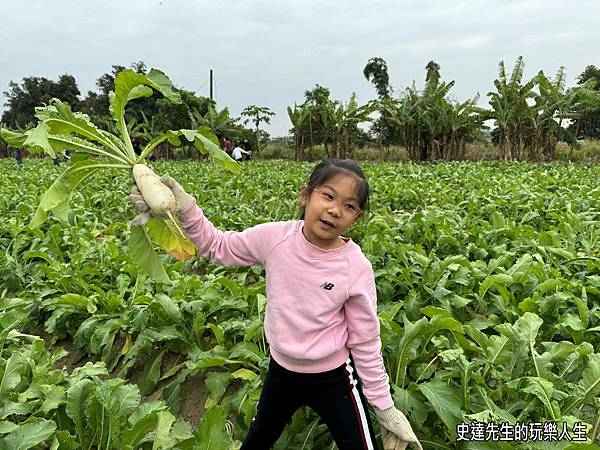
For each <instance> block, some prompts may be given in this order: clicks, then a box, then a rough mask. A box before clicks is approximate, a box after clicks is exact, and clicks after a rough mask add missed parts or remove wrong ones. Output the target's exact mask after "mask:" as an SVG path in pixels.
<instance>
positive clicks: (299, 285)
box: [180, 205, 393, 409]
mask: <svg viewBox="0 0 600 450" xmlns="http://www.w3.org/2000/svg"><path fill="white" fill-rule="evenodd" d="M180 219H181V225H182V227H183V229H184V230H185V232H186V233H187V234H188V236H189V237H190V239H191V240H192V241H193V242H194V244H196V247H198V250H199V252H200V254H202V256H204V257H205V258H208V259H210V260H211V261H214V262H216V263H219V264H221V265H224V266H250V265H263V266H264V267H265V271H266V285H267V306H266V311H265V324H264V326H265V335H266V337H267V340H268V342H269V345H270V351H271V356H272V357H273V358H274V359H275V361H277V363H279V364H280V365H281V366H283V367H285V368H286V369H288V370H292V371H295V372H303V373H315V372H324V371H327V370H332V369H335V368H336V367H339V366H340V365H342V364H343V363H344V362H345V361H346V360H347V359H348V356H349V353H350V352H351V353H352V357H353V359H354V363H355V366H356V371H357V372H358V375H359V377H360V378H361V381H362V384H363V393H364V395H365V397H366V398H367V400H368V401H369V403H370V404H371V405H373V406H375V407H376V408H378V409H387V408H389V407H390V406H392V405H393V401H392V397H391V394H390V388H389V383H388V376H387V373H386V371H385V367H384V365H383V358H382V357H381V341H380V339H379V320H378V318H377V292H376V289H375V278H374V275H373V269H372V268H371V264H370V263H369V261H368V260H367V259H366V258H365V256H364V255H363V253H362V251H361V249H360V247H359V246H358V245H356V244H355V243H354V242H352V240H351V239H348V240H347V242H346V244H345V245H343V246H342V247H339V248H336V249H333V250H323V249H320V248H319V247H317V246H315V245H313V244H311V243H310V242H308V241H307V240H306V238H305V237H304V234H303V233H302V227H303V225H304V222H303V221H301V220H300V221H289V222H270V223H265V224H261V225H257V226H255V227H252V228H248V229H247V230H244V231H242V232H233V231H226V232H221V231H219V230H217V229H216V228H215V227H214V226H213V224H212V223H211V222H210V221H209V220H208V219H207V218H206V217H205V216H204V213H203V212H202V210H201V209H200V208H199V207H198V206H196V205H194V206H193V207H191V208H190V209H188V210H187V211H185V212H183V213H182V214H181V215H180Z"/></svg>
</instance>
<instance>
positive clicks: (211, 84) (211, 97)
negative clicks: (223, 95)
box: [210, 69, 213, 101]
mask: <svg viewBox="0 0 600 450" xmlns="http://www.w3.org/2000/svg"><path fill="white" fill-rule="evenodd" d="M212 99H213V71H212V69H210V100H211V101H212Z"/></svg>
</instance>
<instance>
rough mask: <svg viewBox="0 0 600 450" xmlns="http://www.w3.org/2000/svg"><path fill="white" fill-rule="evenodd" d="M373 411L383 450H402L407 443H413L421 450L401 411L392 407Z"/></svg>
mask: <svg viewBox="0 0 600 450" xmlns="http://www.w3.org/2000/svg"><path fill="white" fill-rule="evenodd" d="M374 410H375V415H376V416H377V419H378V420H379V424H380V425H381V439H382V441H383V448H384V449H385V450H404V449H405V448H406V446H407V445H408V444H409V443H413V444H414V446H415V448H417V449H418V450H423V447H422V446H421V443H420V442H419V439H418V438H417V435H416V434H415V432H414V431H413V429H412V427H411V426H410V423H409V422H408V419H407V418H406V416H405V415H404V414H403V413H402V411H400V410H398V409H396V408H395V407H394V406H392V407H390V408H388V409H384V410H383V411H382V410H379V409H377V408H374Z"/></svg>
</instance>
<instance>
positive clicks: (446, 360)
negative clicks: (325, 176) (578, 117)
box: [0, 159, 600, 449]
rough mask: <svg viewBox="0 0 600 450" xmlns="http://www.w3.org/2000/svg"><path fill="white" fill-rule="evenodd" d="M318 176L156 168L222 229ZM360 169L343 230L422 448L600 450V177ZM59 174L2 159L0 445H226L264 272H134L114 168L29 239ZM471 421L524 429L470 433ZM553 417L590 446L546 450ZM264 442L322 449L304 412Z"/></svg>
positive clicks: (570, 171)
mask: <svg viewBox="0 0 600 450" xmlns="http://www.w3.org/2000/svg"><path fill="white" fill-rule="evenodd" d="M312 167H313V164H298V163H293V162H274V161H269V162H266V161H265V162H262V161H256V162H248V163H245V164H243V167H242V172H241V173H240V175H237V176H236V175H231V174H229V173H228V172H225V171H224V170H223V169H220V168H216V167H215V166H212V165H209V164H205V163H201V162H183V161H178V162H163V161H159V162H157V163H155V164H154V165H153V168H154V169H155V171H156V172H157V173H168V174H169V175H171V176H173V177H175V178H176V179H177V180H178V181H180V182H181V183H182V185H183V186H184V187H185V188H186V190H188V192H190V193H191V194H193V195H194V196H195V197H196V198H197V200H198V203H199V204H200V205H201V206H202V207H203V208H204V211H205V213H206V215H207V217H208V218H209V219H210V220H211V221H212V222H213V223H214V224H215V225H216V226H217V227H219V228H220V229H227V230H242V229H244V228H247V227H249V226H253V225H255V224H258V223H262V222H265V221H273V220H289V219H294V218H297V217H298V215H299V209H298V208H299V202H298V192H299V189H300V187H301V185H302V183H303V182H304V180H306V179H307V176H308V175H309V173H310V170H311V169H312ZM363 167H364V168H365V172H366V175H367V177H368V179H369V181H370V184H371V188H372V196H371V202H372V210H371V212H370V214H369V215H368V217H366V218H365V219H364V220H362V221H361V222H359V223H358V224H357V225H356V226H355V227H354V228H353V229H352V230H351V232H350V233H349V235H350V236H351V237H352V238H353V239H354V240H355V241H357V242H358V243H359V244H360V245H361V247H362V249H363V251H364V252H365V254H366V255H367V257H368V258H369V259H370V260H371V262H372V264H373V267H374V270H375V274H376V279H377V287H378V298H379V310H380V313H379V316H380V322H381V330H382V331H381V333H382V341H383V344H384V351H383V353H384V360H385V362H386V368H387V369H388V373H389V376H390V381H391V383H392V385H393V394H394V399H395V402H396V406H397V407H399V408H400V409H401V410H403V411H405V413H406V414H407V416H409V418H410V420H411V423H412V425H413V428H414V429H415V431H416V433H417V435H418V436H419V438H420V439H421V442H422V443H423V444H424V447H425V448H427V449H443V448H461V449H510V448H523V449H525V448H531V449H545V448H548V449H562V448H569V447H570V448H586V449H587V448H600V447H598V446H597V445H593V444H592V442H595V443H596V444H600V441H599V440H600V399H599V396H600V305H599V301H600V242H599V239H600V187H598V178H599V175H600V169H599V168H598V167H597V166H593V165H571V164H547V165H542V164H537V165H532V164H524V163H500V162H481V163H472V162H469V163H466V162H452V163H429V164H423V165H415V164H408V163H402V164H390V163H382V164H364V165H363ZM63 168H64V167H58V168H57V167H54V166H52V165H51V161H49V160H47V159H45V160H43V159H42V160H27V161H26V163H25V165H24V167H22V168H20V169H18V168H17V167H16V166H15V163H14V161H9V160H0V179H1V180H2V184H1V187H0V192H1V196H0V258H1V261H2V262H1V264H0V294H1V297H0V350H1V352H2V353H1V354H0V449H4V448H7V449H9V448H15V447H14V446H13V445H14V443H15V442H21V441H22V440H23V439H24V437H27V439H29V442H30V444H31V445H30V446H29V447H23V448H39V449H41V448H50V446H52V448H56V449H66V448H115V449H117V448H139V447H142V448H180V449H186V448H210V449H219V448H229V447H231V448H236V446H237V445H239V441H240V440H242V439H243V437H244V435H245V432H246V430H247V426H248V424H249V421H250V420H251V418H252V417H253V415H254V410H255V406H256V402H257V400H258V396H259V394H260V389H261V383H262V379H263V376H264V374H265V372H266V367H267V362H268V347H267V345H266V343H265V341H264V337H263V334H262V326H261V320H262V314H263V311H264V305H265V301H266V299H265V297H264V292H265V290H264V287H265V286H264V277H263V270H262V268H259V267H253V268H222V267H219V266H216V265H214V264H212V263H209V262H207V261H204V260H203V259H201V258H197V257H195V258H192V259H191V260H188V261H186V262H180V261H177V260H175V259H174V258H172V257H170V256H166V255H164V256H162V258H164V262H165V267H166V268H167V272H168V273H169V276H170V278H171V279H172V283H171V284H170V285H168V284H158V283H155V282H154V281H152V280H151V279H149V278H147V277H145V276H143V275H139V274H138V273H137V269H136V268H135V266H134V265H133V264H132V262H131V260H130V259H129V257H128V255H127V241H128V236H129V225H128V222H129V220H131V218H133V216H134V209H133V206H132V205H131V204H130V203H129V202H128V201H127V194H128V192H129V189H130V187H131V185H132V180H131V179H130V178H128V177H127V176H126V175H125V174H121V173H118V172H116V171H115V172H114V173H111V172H109V171H107V172H105V173H103V174H102V175H101V176H99V177H98V178H97V181H98V182H97V183H94V186H99V185H101V186H105V188H103V189H97V188H92V187H85V188H84V189H82V190H80V191H78V192H77V193H76V194H75V196H74V198H73V200H72V202H71V205H70V206H71V211H70V212H69V213H68V214H67V215H66V220H64V221H59V220H57V219H56V218H51V219H50V220H49V221H48V222H47V223H45V224H44V225H43V226H42V227H41V228H40V229H39V230H35V231H34V230H29V229H28V228H27V224H28V223H29V221H30V219H31V217H32V215H33V213H34V212H35V209H36V207H37V204H38V202H39V198H40V195H41V194H42V193H43V192H44V191H45V190H46V189H47V188H48V187H49V186H50V184H51V183H52V181H54V179H55V178H56V177H57V176H58V174H59V173H60V172H61V170H62V169H63ZM35 336H39V337H40V338H41V340H40V339H38V338H36V337H35ZM62 348H65V349H67V351H63V350H62ZM119 377H120V378H122V379H124V380H126V381H125V382H123V381H119ZM468 422H480V423H488V426H489V424H490V423H496V424H498V425H500V424H501V423H503V422H506V423H511V424H523V423H526V424H529V425H527V426H526V428H527V430H528V431H527V433H528V434H527V435H523V434H520V435H519V436H520V437H521V438H523V439H521V440H522V441H523V442H519V443H515V442H499V441H496V442H493V441H492V439H491V438H490V435H489V433H490V432H491V431H490V430H489V429H488V430H486V431H485V432H484V434H483V436H485V437H487V438H489V440H487V441H486V440H483V439H482V440H481V441H480V442H467V441H465V440H464V439H465V438H466V437H468V436H464V435H462V434H461V431H460V430H461V429H462V430H464V427H463V428H461V426H460V424H461V423H468ZM563 422H564V423H566V425H565V428H566V429H567V430H568V431H569V435H570V437H571V438H577V437H582V436H585V437H586V438H587V441H586V442H580V443H574V442H570V441H569V440H566V439H563V440H560V441H556V442H554V441H552V437H553V436H554V432H553V429H552V427H551V426H550V424H552V423H556V424H557V425H558V430H557V431H558V435H560V434H561V432H562V431H565V430H564V429H563V425H562V424H563ZM536 423H538V424H540V430H539V432H538V431H536V430H537V428H536V425H535V424H536ZM532 424H533V425H532ZM516 430H517V428H516V426H515V427H514V431H515V432H516ZM521 432H522V433H523V432H524V431H523V430H521ZM486 433H488V434H487V435H486ZM534 434H535V435H534ZM469 436H470V437H471V438H473V437H474V436H475V435H474V434H470V435H469ZM534 437H536V438H535V439H534ZM537 437H540V439H537ZM542 437H545V438H548V439H546V440H545V441H544V442H542V439H541V438H542ZM517 440H518V439H517ZM128 445H129V446H130V447H127V446H128ZM276 448H288V449H301V448H304V449H327V448H334V447H333V445H332V442H331V439H330V437H329V434H328V432H327V430H326V429H325V427H324V426H323V425H321V424H320V423H319V422H318V420H317V419H316V416H314V415H313V414H312V413H310V412H309V411H300V412H299V413H297V414H296V415H295V416H294V420H293V422H292V424H290V425H288V427H287V428H286V431H285V432H284V435H283V436H282V437H281V439H280V440H279V441H278V444H277V447H276Z"/></svg>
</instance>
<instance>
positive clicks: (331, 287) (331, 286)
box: [321, 282, 334, 291]
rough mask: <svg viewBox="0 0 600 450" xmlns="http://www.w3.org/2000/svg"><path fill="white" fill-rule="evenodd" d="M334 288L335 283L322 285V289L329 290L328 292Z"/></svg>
mask: <svg viewBox="0 0 600 450" xmlns="http://www.w3.org/2000/svg"><path fill="white" fill-rule="evenodd" d="M333 286H334V284H333V283H328V282H325V283H323V284H322V285H321V287H322V288H323V289H326V290H328V291H330V290H332V289H333Z"/></svg>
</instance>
